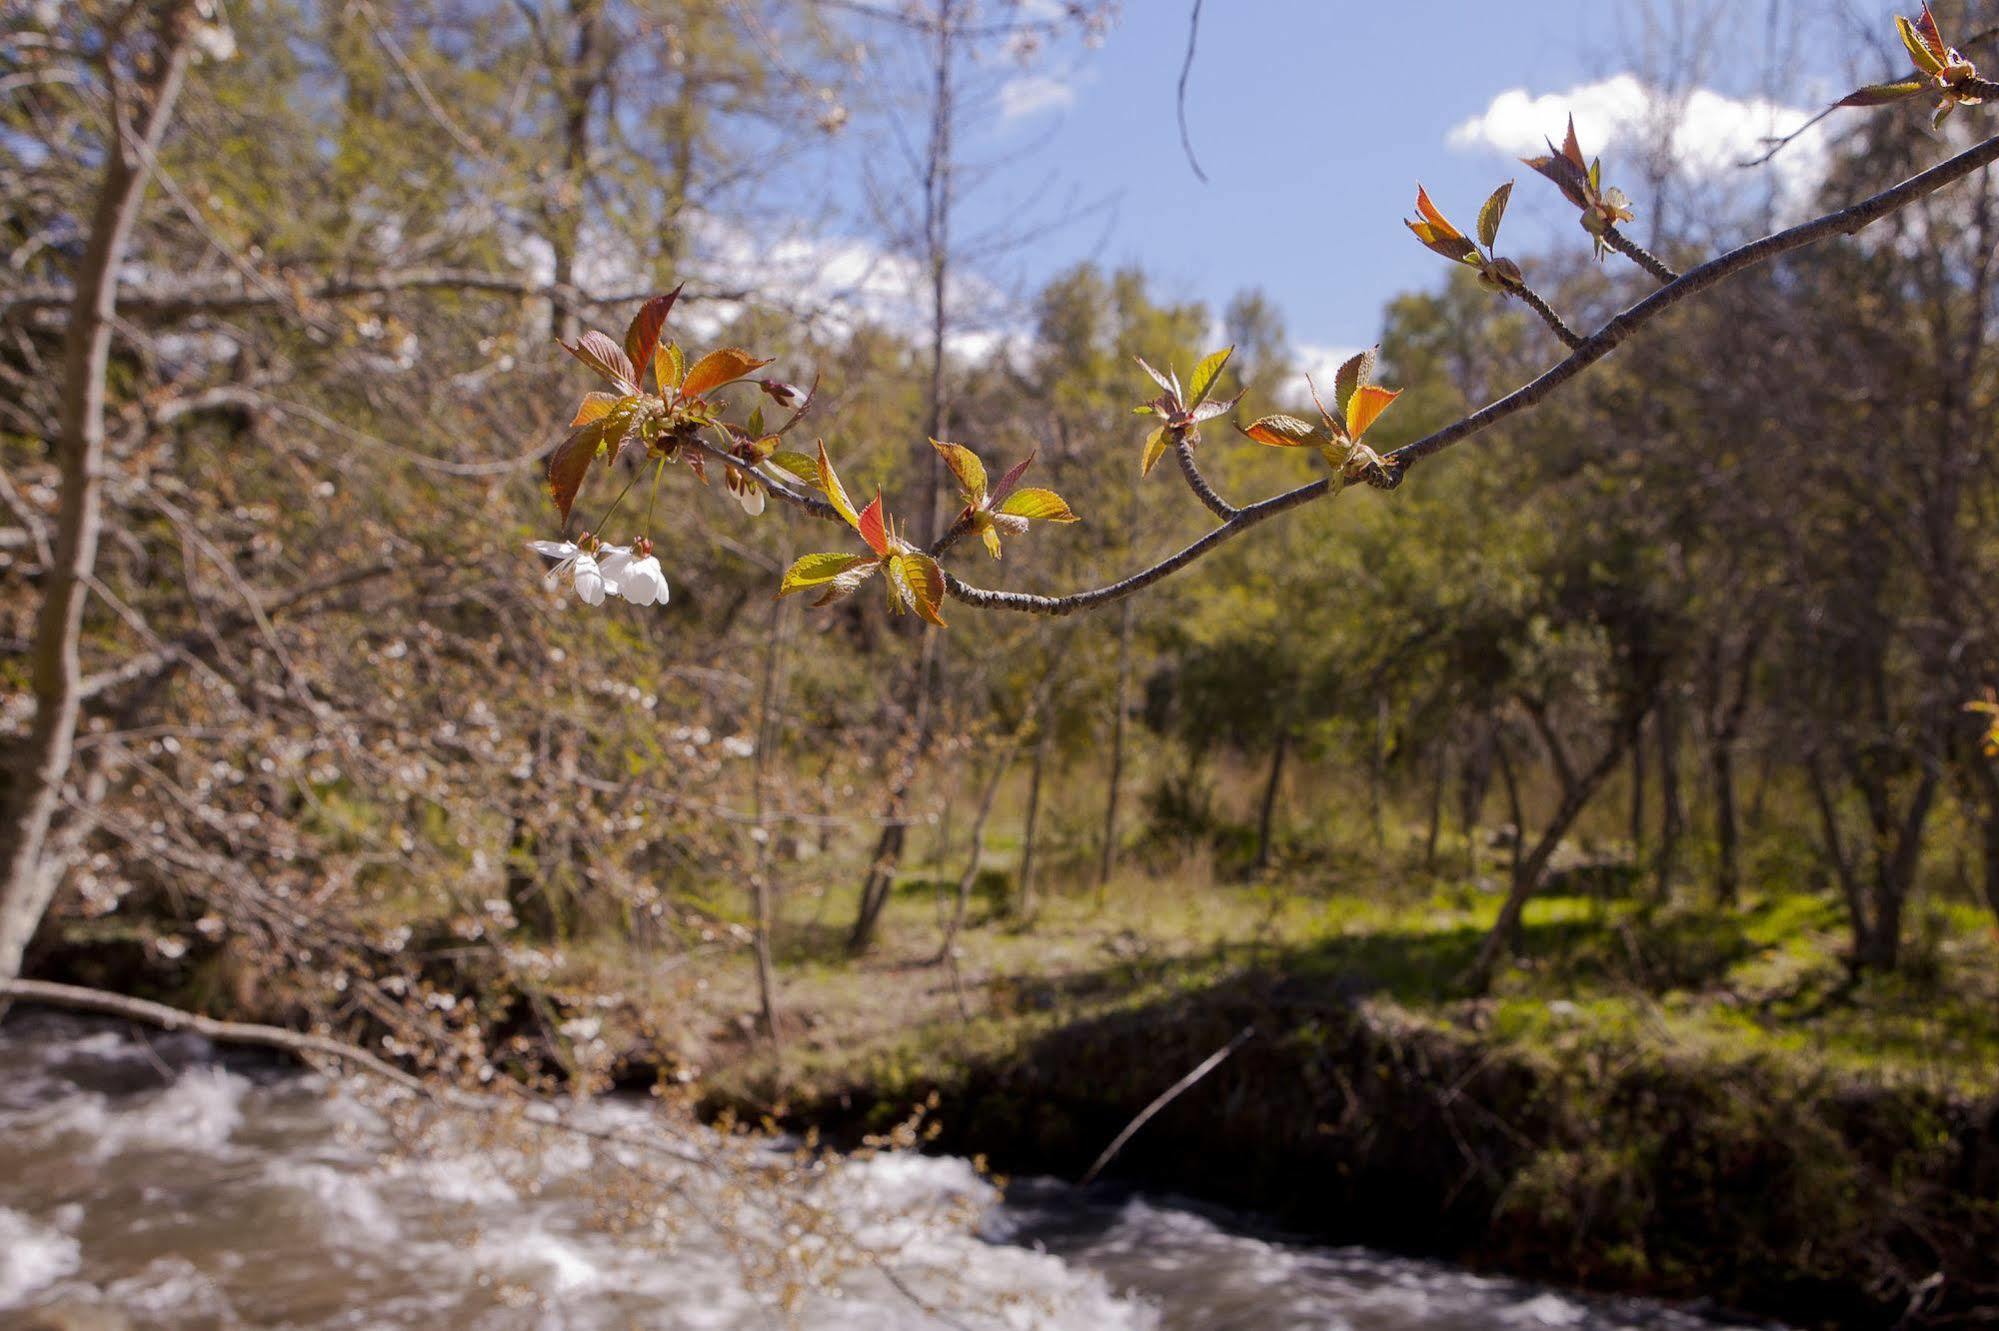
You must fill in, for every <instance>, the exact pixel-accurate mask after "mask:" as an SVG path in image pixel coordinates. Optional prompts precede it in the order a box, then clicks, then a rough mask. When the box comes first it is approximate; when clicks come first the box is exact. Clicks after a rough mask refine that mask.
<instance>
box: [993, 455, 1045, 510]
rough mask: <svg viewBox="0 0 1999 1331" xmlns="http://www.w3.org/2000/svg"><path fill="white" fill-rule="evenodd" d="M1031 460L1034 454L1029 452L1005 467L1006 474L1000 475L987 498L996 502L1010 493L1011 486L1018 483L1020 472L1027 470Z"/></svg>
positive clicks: (1011, 491)
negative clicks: (997, 482)
mask: <svg viewBox="0 0 1999 1331" xmlns="http://www.w3.org/2000/svg"><path fill="white" fill-rule="evenodd" d="M1033 461H1034V454H1032V453H1029V454H1028V455H1027V456H1026V457H1024V458H1022V459H1021V460H1020V461H1018V462H1016V463H1014V464H1013V466H1011V467H1009V468H1007V473H1006V475H1004V476H1002V477H1000V479H999V484H998V485H995V486H994V487H993V489H992V493H991V494H990V495H988V496H987V498H988V499H990V500H991V501H992V502H993V503H995V504H997V503H999V502H1000V501H1001V500H1002V499H1005V498H1006V497H1007V496H1008V495H1010V494H1012V493H1013V487H1014V486H1015V485H1017V484H1019V483H1020V478H1021V475H1022V473H1024V472H1025V471H1026V470H1027V468H1028V466H1029V464H1031V463H1032V462H1033Z"/></svg>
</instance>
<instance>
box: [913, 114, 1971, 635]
mask: <svg viewBox="0 0 1999 1331" xmlns="http://www.w3.org/2000/svg"><path fill="white" fill-rule="evenodd" d="M1995 161H1999V136H1994V137H1992V138H1988V139H1986V140H1984V141H1983V142H1981V143H1978V144H1975V145H1973V146H1972V147H1970V148H1967V149H1966V150H1964V151H1963V152H1961V153H1959V154H1957V155H1956V156H1955V157H1952V158H1949V159H1948V160H1946V161H1943V162H1940V163H1938V164H1937V165H1936V166H1933V167H1931V168H1929V169H1928V170H1927V171H1922V172H1919V173H1918V174H1916V175H1913V176H1910V177H1909V178H1908V179H1906V180H1903V181H1901V182H1900V183H1899V184H1896V185H1893V186H1891V187H1889V188H1888V189H1885V190H1882V191H1881V192H1880V193H1878V194H1874V195H1872V196H1870V197H1868V198H1866V199H1863V200H1861V201H1860V202H1859V203H1855V204H1853V205H1851V206H1849V207H1846V208H1842V209H1839V210H1838V211H1836V212H1831V213H1827V214H1825V215H1824V216H1822V217H1817V218H1814V219H1813V220H1811V221H1809V222H1804V223H1801V224H1800V225H1798V226H1794V227H1791V228H1789V229H1788V230H1784V231H1778V232H1774V233H1772V234H1770V235H1767V236H1764V237H1762V238H1761V239H1759V240H1754V241H1751V242H1749V243H1748V244H1746V245H1742V246H1740V247H1738V248H1736V249H1733V250H1730V251H1729V252H1728V253H1726V254H1723V255H1720V256H1718V257H1716V258H1714V259H1710V260H1709V261H1708V262H1706V263H1704V264H1702V265H1700V266H1699V267H1698V268H1694V269H1692V270H1690V271H1688V272H1687V273H1685V274H1683V275H1681V276H1679V277H1676V278H1674V279H1673V280H1672V281H1670V282H1669V283H1668V284H1667V285H1665V286H1663V287H1661V288H1659V290H1657V291H1654V292H1653V293H1651V294H1650V295H1648V296H1646V297H1645V298H1644V299H1643V300H1640V301H1638V302H1637V303H1636V304H1634V305H1631V306H1630V307H1628V308H1627V309H1625V310H1624V311H1623V312H1621V313H1620V314H1618V315H1617V316H1616V317H1614V318H1613V319H1611V320H1610V322H1608V323H1606V324H1605V325H1604V326H1603V327H1602V328H1600V329H1598V330H1597V331H1596V332H1595V333H1593V334H1591V335H1590V336H1589V337H1587V338H1584V339H1582V342H1581V344H1580V345H1579V346H1577V347H1576V348H1575V350H1574V351H1572V352H1571V353H1570V354H1569V355H1568V356H1567V357H1566V358H1565V359H1563V360H1561V361H1558V362H1557V363H1556V364H1555V365H1553V366H1551V367H1550V368H1549V369H1547V370H1546V371H1544V372H1543V373H1542V374H1541V375H1540V377H1538V378H1536V379H1534V380H1532V381H1531V382H1529V383H1527V384H1525V385H1523V386H1521V387H1520V388H1518V389H1515V390H1514V391H1513V392H1512V393H1509V394H1508V395H1507V396H1505V397H1503V398H1500V399H1499V400H1497V401H1495V402H1491V403H1488V404H1486V405H1485V406H1484V407H1481V408H1480V409H1479V410H1477V411H1475V412H1473V413H1472V414H1471V415H1469V416H1465V417H1463V418H1461V419H1459V420H1457V421H1454V422H1452V423H1451V424H1449V425H1447V426H1445V427H1443V428H1442V429H1440V430H1436V431H1433V432H1432V433H1430V434H1428V435H1425V436H1424V437H1423V438H1421V439H1418V440H1416V441H1415V442H1414V443H1410V444H1405V445H1404V446H1403V447H1401V448H1398V449H1396V450H1395V451H1394V452H1393V453H1390V454H1389V455H1388V456H1387V457H1386V458H1384V459H1383V463H1384V466H1383V469H1382V470H1381V472H1380V473H1379V474H1377V475H1373V476H1370V477H1368V478H1367V479H1368V481H1369V483H1370V484H1372V485H1374V486H1375V487H1376V488H1378V489H1387V490H1392V489H1394V488H1396V487H1397V486H1398V485H1400V484H1401V482H1402V479H1403V477H1404V476H1405V475H1407V473H1408V471H1409V469H1410V468H1411V467H1413V466H1415V465H1416V464H1417V463H1419V462H1422V461H1423V460H1425V459H1426V458H1430V457H1434V456H1435V455H1436V454H1438V453H1441V452H1443V451H1444V450H1445V449H1447V448H1450V447H1451V446H1453V445H1454V444H1458V443H1462V442H1463V441H1464V440H1466V439H1470V438H1472V437H1473V436H1475V435H1478V434H1482V433H1483V432H1485V431H1486V430H1488V429H1490V428H1492V427H1493V426H1494V425H1497V424H1499V423H1500V422H1501V421H1503V420H1506V419H1507V418H1509V417H1512V416H1517V415H1519V414H1520V413H1521V412H1524V411H1527V410H1528V409H1530V408H1532V407H1534V406H1536V405H1537V404H1539V403H1540V402H1541V401H1543V400H1544V399H1546V398H1548V397H1550V396H1552V395H1553V394H1554V393H1555V392H1557V391H1558V390H1559V389H1561V388H1562V387H1563V386H1564V385H1565V384H1567V383H1568V382H1569V381H1570V380H1571V379H1574V378H1576V377H1577V376H1579V375H1581V374H1582V373H1583V372H1584V371H1586V370H1588V369H1589V368H1590V367H1591V366H1593V365H1595V364H1596V363H1597V362H1598V361H1600V360H1602V359H1603V358H1604V357H1606V356H1608V355H1609V354H1610V353H1611V352H1612V351H1614V350H1616V349H1617V348H1618V347H1619V346H1621V345H1623V344H1624V343H1625V342H1626V341H1628V340H1629V339H1630V338H1631V336H1632V335H1633V334H1634V333H1636V332H1637V331H1638V330H1639V329H1640V328H1643V327H1644V326H1645V325H1646V324H1648V323H1650V322H1652V321H1653V320H1654V319H1656V318H1658V317H1659V316H1660V315H1662V314H1664V313H1665V312H1666V311H1668V310H1670V309H1672V308H1673V307H1674V306H1675V305H1678V304H1679V303H1680V302H1681V301H1684V300H1687V299H1689V298H1691V297H1693V296H1697V295H1699V294H1700V293H1701V292H1703V291H1706V290H1707V289H1708V288H1710V287H1714V286H1718V285H1720V284H1721V283H1723V282H1726V281H1728V280H1729V279H1730V278H1733V277H1735V276H1736V275H1737V274H1739V273H1742V272H1744V271H1746V270H1748V269H1750V268H1754V267H1756V266H1757V265H1759V264H1763V263H1768V262H1769V261H1771V260H1772V259H1776V258H1779V257H1781V256H1783V255H1786V254H1789V253H1791V252H1793V251H1795V250H1801V249H1805V248H1808V247H1810V246H1813V245H1817V244H1820V243H1822V242H1824V241H1827V240H1830V239H1832V238H1833V237H1835V236H1842V235H1853V234H1854V233H1856V232H1858V231H1861V230H1863V229H1865V228H1866V227H1868V226H1870V225H1872V224H1873V223H1875V222H1878V221H1880V220H1881V219H1882V218H1884V217H1887V216H1888V215H1890V214H1891V213H1894V212H1897V211H1899V210H1900V209H1902V208H1906V207H1907V206H1909V205H1910V204H1912V203H1914V202H1916V201H1917V200H1918V199H1922V198H1926V197H1928V196H1929V195H1931V194H1934V193H1936V192H1937V191H1938V190H1941V189H1943V188H1945V187H1946V186H1948V185H1953V184H1955V183H1957V182H1958V181H1960V180H1962V179H1964V178H1965V177H1966V176H1969V175H1971V174H1973V173H1974V172H1977V171H1980V170H1982V169H1984V168H1985V167H1987V166H1990V165H1991V164H1992V163H1993V162H1995ZM1341 488H1344V487H1341ZM1329 493H1334V494H1336V493H1338V490H1336V489H1334V487H1333V484H1332V482H1331V481H1330V480H1318V481H1313V482H1312V483H1310V484H1308V485H1302V486H1299V487H1298V488H1297V489H1294V490H1287V491H1285V492H1284V493H1283V494H1279V495H1275V496H1273V497H1271V498H1269V499H1265V500H1262V501H1260V502H1258V503H1254V504H1250V505H1247V506H1246V507H1243V508H1241V509H1238V510H1236V513H1235V516H1234V517H1232V518H1229V519H1228V520H1227V521H1225V522H1224V523H1223V524H1222V525H1221V526H1219V527H1217V528H1215V530H1213V531H1211V532H1209V533H1208V534H1207V535H1205V536H1203V537H1201V538H1200V539H1199V540H1197V541H1195V542H1193V543H1192V544H1191V545H1188V546H1185V547H1184V548H1182V549H1180V550H1178V551H1176V552H1174V553H1173V554H1171V555H1168V556H1167V557H1166V558H1165V559H1163V560H1161V561H1159V562H1158V563H1156V564H1153V565H1152V566H1151V567H1149V568H1146V569H1142V570H1140V571H1139V572H1137V573H1134V574H1132V575H1131V576H1129V577H1127V578H1124V579H1121V580H1120V581H1118V582H1114V583H1110V584H1108V585H1106V586H1102V587H1096V588H1092V589H1090V590H1088V591H1082V592H1073V593H1070V594H1069V595H1066V596H1046V595H1038V594H1034V593H1030V592H1007V591H994V590H990V589H987V588H983V587H975V586H972V585H971V584H969V583H966V582H963V581H960V580H959V579H958V578H957V577H955V576H954V575H952V574H951V573H950V572H949V571H946V573H945V575H944V585H945V588H946V590H948V591H949V592H950V594H951V595H952V596H953V597H955V598H957V599H958V600H960V601H962V602H964V603H965V604H967V605H969V606H972V607H974V608H977V609H994V610H1014V611H1018V612H1021V613H1024V614H1033V615H1067V614H1073V613H1075V612H1076V611H1078V610H1088V609H1092V608H1094V607H1096V606H1100V605H1107V604H1109V603H1111V602H1113V601H1120V600H1123V599H1124V598H1125V597H1127V596H1130V595H1132V594H1133V593H1135V592H1139V591H1143V590H1144V589H1145V588H1147V587H1150V586H1151V585H1152V584H1154V583H1156V582H1158V581H1160V580H1161V579H1163V578H1166V577H1168V576H1170V575H1172V574H1174V573H1177V572H1178V571H1180V570H1181V569H1183V568H1185V567H1187V565H1189V564H1191V563H1193V562H1194V561H1195V560H1197V559H1199V558H1201V557H1202V556H1203V555H1205V554H1208V553H1209V552H1211V551H1213V550H1215V549H1216V548H1218V547H1219V546H1221V545H1223V544H1224V543H1226V542H1228V541H1230V540H1233V539H1234V538H1235V537H1237V536H1240V535H1242V534H1243V533H1244V532H1246V531H1248V530H1249V529H1250V528H1251V527H1255V526H1258V525H1259V524H1261V523H1263V522H1265V521H1267V520H1269V519H1271V518H1274V517H1276V516H1278V515H1279V514H1280V513H1284V512H1287V511H1289V510H1291V509H1293V508H1296V507H1298V506H1299V505H1301V504H1306V503H1310V502H1311V501H1312V500H1315V499H1319V498H1322V497H1324V496H1325V495H1327V494H1329Z"/></svg>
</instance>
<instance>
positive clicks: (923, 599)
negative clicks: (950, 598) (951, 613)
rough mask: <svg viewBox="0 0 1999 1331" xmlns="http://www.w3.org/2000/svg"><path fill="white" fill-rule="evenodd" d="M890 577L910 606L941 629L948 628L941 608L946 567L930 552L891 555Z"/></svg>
mask: <svg viewBox="0 0 1999 1331" xmlns="http://www.w3.org/2000/svg"><path fill="white" fill-rule="evenodd" d="M888 570H889V580H890V582H891V583H892V584H893V585H894V586H895V588H896V590H897V591H898V592H900V593H903V594H904V595H905V597H906V598H907V602H908V604H909V608H910V609H912V610H914V611H916V613H917V614H919V615H921V616H922V617H923V618H924V619H927V620H929V621H930V622H931V623H932V624H935V625H936V626H937V627H938V628H940V629H941V628H943V627H945V624H944V617H943V616H942V615H940V614H938V613H937V607H938V606H940V605H942V604H943V603H944V570H943V569H942V568H940V567H938V564H937V561H936V560H934V559H932V558H931V557H930V556H929V555H926V554H922V553H920V552H917V551H911V552H909V553H907V554H898V555H891V556H889V560H888Z"/></svg>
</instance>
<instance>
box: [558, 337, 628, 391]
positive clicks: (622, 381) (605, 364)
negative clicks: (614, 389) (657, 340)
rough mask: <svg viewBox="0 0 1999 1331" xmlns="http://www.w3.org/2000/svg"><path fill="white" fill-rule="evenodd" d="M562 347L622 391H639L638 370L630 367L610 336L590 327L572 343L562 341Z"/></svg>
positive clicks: (620, 349)
mask: <svg viewBox="0 0 1999 1331" xmlns="http://www.w3.org/2000/svg"><path fill="white" fill-rule="evenodd" d="M560 346H561V347H562V349H563V350H564V351H566V352H568V353H569V354H570V355H572V356H574V357H576V359H578V360H580V361H582V362H583V363H584V364H585V365H588V366H589V367H590V368H591V369H593V370H595V371H596V372H597V373H599V374H601V375H603V376H604V377H605V378H606V379H609V380H610V381H611V382H612V383H614V384H616V385H617V386H618V390H619V391H620V392H622V393H636V392H638V391H639V382H638V380H639V372H638V371H637V370H635V369H633V368H632V362H631V358H630V357H628V356H626V355H625V351H624V348H623V347H620V346H619V345H618V344H617V343H616V342H613V341H612V340H611V339H610V338H608V337H605V336H604V335H603V334H602V333H600V332H598V331H597V330H596V329H594V328H593V329H591V330H590V331H589V332H587V333H585V334H584V335H583V336H582V337H580V338H578V339H576V341H575V343H574V344H571V343H568V342H563V343H561V344H560Z"/></svg>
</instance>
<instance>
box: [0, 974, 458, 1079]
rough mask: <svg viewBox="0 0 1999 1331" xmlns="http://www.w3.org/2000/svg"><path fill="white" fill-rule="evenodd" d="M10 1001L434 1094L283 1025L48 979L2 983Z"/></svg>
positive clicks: (1, 996) (367, 1058)
mask: <svg viewBox="0 0 1999 1331" xmlns="http://www.w3.org/2000/svg"><path fill="white" fill-rule="evenodd" d="M8 999H25V1000H26V1001H28V1002H30V1003H43V1004H46V1005H47V1006H49V1007H57V1008H63V1009H66V1010H67V1011H71V1012H93V1013H96V1014H98V1015H100V1016H106V1017H124V1018H126V1019H127V1020H129V1021H139V1022H144V1023H145V1024H146V1025H148V1026H157V1027H158V1028H160V1029H161V1030H163V1031H190V1032H192V1033H193V1034H195V1035H199V1036H201V1037H202V1038H203V1039H205V1040H213V1041H215V1042H216V1043H217V1044H247V1045H255V1046H258V1047H261V1048H264V1049H278V1050H282V1051H284V1052H286V1053H290V1054H318V1055H320V1056H321V1057H323V1058H332V1059H337V1060H339V1061H340V1062H342V1063H350V1064H352V1065H353V1066H355V1067H357V1068H359V1069H361V1070H362V1071H364V1072H370V1073H373V1074H374V1075H375V1076H377V1077H380V1078H382V1079H383V1080H384V1081H390V1082H394V1083H395V1084H396V1085H398V1086H400V1087H402V1088H403V1089H404V1090H406V1091H415V1092H416V1093H417V1094H419V1095H427V1094H428V1093H429V1091H428V1088H426V1087H425V1086H424V1084H423V1083H422V1082H421V1081H419V1080H417V1079H416V1078H415V1077H413V1076H411V1075H410V1074H409V1073H407V1072H404V1071H403V1070H402V1069H401V1068H399V1067H396V1066H394V1065H393V1064H390V1063H385V1062H383V1061H382V1060H381V1059H379V1058H377V1057H375V1056H374V1055H373V1054H371V1053H369V1052H368V1051H367V1050H365V1049H357V1048H355V1047H354V1046H353V1045H351V1044H345V1043H342V1042H341V1041H339V1040H335V1039H333V1038H331V1037H330V1036H325V1035H307V1034H303V1033H302V1032H299V1031H288V1030H285V1029H284V1028H283V1027H281V1026H260V1025H256V1024H254V1023H252V1022H245V1021H217V1020H215V1019H214V1018H212V1017H203V1016H199V1015H197V1014H196V1013H193V1012H183V1011H182V1010H181V1009H179V1008H172V1007H168V1006H167V1005H166V1004H164V1003H153V1002H149V1001H147V1000H146V999H143V998H128V997H126V996H125V995H124V994H114V993H111V992H109V991H108V990H104V989H86V988H84V987H82V986H81V985H74V984H54V983H51V982H50V981H47V980H0V1012H4V1011H5V1010H6V1009H5V1001H6V1000H8Z"/></svg>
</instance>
